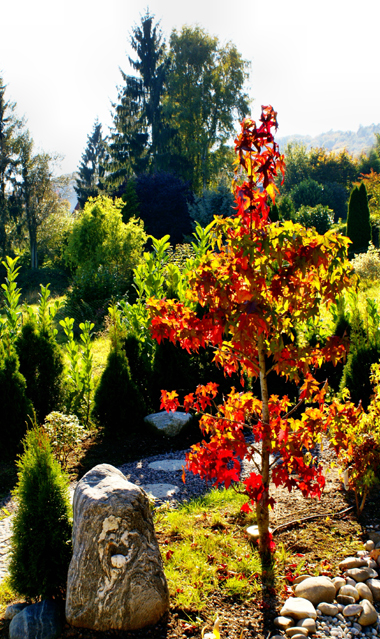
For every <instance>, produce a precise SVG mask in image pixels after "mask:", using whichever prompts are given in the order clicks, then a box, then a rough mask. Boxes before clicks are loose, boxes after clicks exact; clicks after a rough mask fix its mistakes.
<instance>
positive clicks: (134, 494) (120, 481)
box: [66, 464, 169, 631]
mask: <svg viewBox="0 0 380 639" xmlns="http://www.w3.org/2000/svg"><path fill="white" fill-rule="evenodd" d="M73 505H74V527H73V557H72V559H71V562H70V567H69V573H68V580H67V596H66V618H67V621H68V622H69V623H70V624H72V625H73V626H77V627H83V628H91V629H94V630H103V631H104V630H112V629H114V630H137V629H139V628H143V627H144V626H148V625H151V624H154V623H156V622H157V621H158V620H159V619H160V617H161V616H162V615H163V614H164V613H165V612H166V610H167V609H168V607H169V594H168V587H167V583H166V578H165V574H164V572H163V567H162V560H161V555H160V551H159V547H158V543H157V539H156V536H155V532H154V527H153V521H152V516H151V513H150V509H149V501H148V498H147V496H146V494H145V492H144V491H143V490H142V489H141V488H139V487H138V486H136V485H135V484H132V483H130V482H129V481H127V479H126V478H125V477H124V475H123V474H122V473H121V472H120V471H119V470H117V469H116V468H114V467H113V466H110V465H109V464H100V465H99V466H95V468H93V469H92V470H90V471H89V472H88V473H87V474H86V475H85V476H84V477H83V478H82V479H81V480H80V482H79V483H78V485H77V487H76V489H75V494H74V504H73Z"/></svg>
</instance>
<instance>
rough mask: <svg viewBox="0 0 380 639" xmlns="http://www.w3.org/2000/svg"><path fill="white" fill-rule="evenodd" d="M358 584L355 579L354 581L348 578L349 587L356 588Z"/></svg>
mask: <svg viewBox="0 0 380 639" xmlns="http://www.w3.org/2000/svg"><path fill="white" fill-rule="evenodd" d="M356 584H357V582H356V581H355V579H352V577H346V585H347V586H354V588H355V587H356Z"/></svg>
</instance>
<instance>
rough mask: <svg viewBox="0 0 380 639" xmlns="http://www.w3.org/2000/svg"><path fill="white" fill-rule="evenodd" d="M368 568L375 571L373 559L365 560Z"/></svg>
mask: <svg viewBox="0 0 380 639" xmlns="http://www.w3.org/2000/svg"><path fill="white" fill-rule="evenodd" d="M367 564H368V568H373V569H374V570H377V563H376V561H374V560H373V559H367Z"/></svg>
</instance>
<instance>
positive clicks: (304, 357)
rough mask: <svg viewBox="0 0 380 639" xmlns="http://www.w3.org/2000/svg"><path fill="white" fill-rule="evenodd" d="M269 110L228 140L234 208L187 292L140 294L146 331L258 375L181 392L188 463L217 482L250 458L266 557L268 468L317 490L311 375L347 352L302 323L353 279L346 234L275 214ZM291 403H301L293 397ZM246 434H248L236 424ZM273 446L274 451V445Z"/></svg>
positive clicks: (249, 489) (320, 430)
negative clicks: (253, 386) (193, 415)
mask: <svg viewBox="0 0 380 639" xmlns="http://www.w3.org/2000/svg"><path fill="white" fill-rule="evenodd" d="M276 125H277V121H276V113H275V112H274V111H273V109H272V108H271V107H263V111H262V116H261V119H260V124H259V125H258V126H257V125H256V123H255V122H254V121H253V120H251V119H249V118H248V119H245V120H244V121H243V123H242V130H241V134H240V135H239V137H238V138H237V140H236V151H237V154H238V164H239V167H241V168H242V169H243V170H244V171H245V172H246V179H245V181H244V182H243V183H241V182H237V183H236V189H235V194H236V204H237V211H236V214H235V215H234V216H232V217H229V218H225V219H222V218H216V219H215V221H214V223H213V225H210V228H209V238H210V241H211V243H212V250H208V251H207V252H206V254H205V255H204V256H203V258H202V259H201V260H200V262H199V265H198V267H197V268H196V269H195V270H194V271H192V272H190V273H189V275H188V287H189V290H188V293H187V298H188V299H187V303H186V304H185V303H181V302H176V301H174V300H170V299H151V300H149V302H148V307H149V309H150V315H151V325H152V333H153V336H154V337H155V338H156V339H157V340H158V341H159V342H160V341H161V340H162V339H169V340H170V341H171V342H173V343H179V344H180V345H181V346H182V348H186V349H187V350H188V351H198V350H199V349H200V348H203V347H206V346H210V347H212V348H213V349H214V362H215V364H217V365H218V366H221V367H223V369H224V371H225V373H226V374H231V373H233V372H237V371H239V372H240V373H241V374H242V375H243V374H245V375H246V376H247V377H248V378H259V380H260V388H261V398H257V397H255V396H254V395H253V393H252V392H251V391H249V390H247V391H246V392H243V393H238V392H236V391H235V390H234V389H233V390H232V391H231V393H229V395H228V396H227V397H226V398H225V401H224V403H223V404H221V405H218V406H214V403H213V400H214V398H215V397H216V395H217V387H216V385H215V384H214V383H209V384H207V385H203V386H198V388H197V389H196V391H195V392H194V393H191V394H189V395H187V396H186V397H185V398H184V400H183V405H184V407H185V410H190V409H194V410H195V411H197V412H200V413H201V414H202V418H201V428H202V430H203V432H204V433H205V434H207V436H208V441H206V440H205V441H203V442H202V443H201V444H200V445H198V446H196V447H195V448H193V451H192V452H191V453H190V454H189V455H188V457H187V466H188V468H190V469H191V470H192V471H193V472H195V473H198V474H199V475H201V476H202V477H205V478H207V479H209V480H211V481H212V482H213V483H214V484H219V483H224V484H225V485H226V486H229V485H230V484H231V483H234V482H237V481H239V480H240V477H241V459H243V458H248V459H249V460H250V461H251V462H252V463H253V466H254V470H253V471H252V472H251V474H250V475H249V477H247V478H245V479H244V480H243V481H242V484H241V487H242V489H243V490H244V492H245V494H246V495H247V497H248V503H247V504H246V506H245V509H246V510H249V509H250V508H251V504H255V507H256V517H257V523H258V527H259V533H260V541H259V545H260V551H261V553H262V557H263V560H264V561H266V560H269V559H270V551H271V550H272V540H271V536H270V534H269V530H268V528H269V508H270V506H271V505H273V502H274V500H273V498H272V497H271V495H270V486H269V484H270V478H272V480H273V482H274V483H275V485H276V486H278V485H284V486H286V487H287V488H288V489H289V491H291V490H292V489H294V488H299V489H300V490H301V491H302V493H303V494H304V495H305V496H320V494H321V490H322V488H323V486H324V477H323V473H322V467H321V466H320V465H319V464H318V463H316V462H315V461H314V460H313V459H312V456H311V454H310V450H311V449H312V447H313V446H314V445H315V443H316V442H317V441H318V440H320V439H321V437H322V435H323V434H324V433H325V430H326V428H327V425H328V424H329V420H330V417H329V411H328V410H327V408H326V405H325V392H326V389H325V387H322V388H321V386H320V385H319V384H318V383H317V382H316V380H315V379H314V377H313V370H314V368H316V367H318V366H320V365H321V363H322V362H323V361H332V362H336V361H337V360H338V359H339V358H340V357H341V356H342V355H343V354H344V352H345V349H344V345H343V343H342V341H341V340H340V339H339V338H336V337H331V338H329V339H328V340H327V341H326V343H325V345H324V346H322V347H320V346H319V344H316V345H314V346H312V345H305V344H303V343H302V342H301V341H300V340H298V339H297V338H296V335H297V331H298V329H299V328H300V327H301V326H303V325H305V323H306V322H307V320H308V319H309V318H311V317H313V318H315V317H318V316H319V314H320V311H321V307H322V305H327V306H329V304H331V303H333V302H334V301H335V300H336V298H337V297H338V296H339V294H340V293H341V291H342V290H343V289H344V288H345V287H347V286H348V285H349V282H350V278H349V273H350V270H351V269H350V266H349V263H348V260H347V257H346V254H347V245H348V240H347V238H345V237H343V236H337V235H335V234H333V233H327V234H326V235H324V236H321V235H318V234H317V233H316V232H315V231H314V230H310V229H305V228H304V227H302V226H300V225H297V224H293V223H292V222H288V221H287V222H284V223H283V224H279V223H276V224H272V223H270V219H269V212H270V211H269V206H268V203H267V200H268V197H271V198H272V200H274V198H275V193H276V186H275V177H276V175H277V173H278V171H281V172H283V171H284V159H283V156H281V155H280V154H279V151H278V147H277V145H276V143H275V141H274V138H273V134H272V129H273V128H274V127H276ZM279 376H282V377H285V378H287V379H291V380H293V381H294V382H295V383H296V384H299V385H300V393H299V405H302V403H304V404H305V406H304V411H303V412H302V414H301V415H300V416H299V414H298V415H297V414H296V413H295V408H296V407H294V406H293V407H292V405H291V402H290V400H289V398H288V397H287V396H282V397H279V396H278V395H276V380H277V379H278V377H279ZM178 405H179V400H178V396H177V393H176V392H175V391H172V392H165V391H163V392H162V406H163V407H165V408H166V409H167V410H175V409H176V407H177V406H178ZM297 407H299V406H297ZM247 427H248V428H249V429H250V430H251V432H252V433H253V435H254V438H255V439H254V443H253V444H247V442H246V439H245V437H244V429H245V428H247ZM274 455H277V457H274Z"/></svg>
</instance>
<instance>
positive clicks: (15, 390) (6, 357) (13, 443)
mask: <svg viewBox="0 0 380 639" xmlns="http://www.w3.org/2000/svg"><path fill="white" fill-rule="evenodd" d="M0 406H1V428H0V459H9V458H13V457H14V456H15V454H16V453H17V451H18V448H19V446H20V445H21V440H22V438H23V437H24V435H25V432H26V427H27V422H28V421H29V417H30V418H33V406H32V403H31V402H30V400H29V399H28V398H27V395H26V382H25V377H23V375H21V373H20V371H19V361H18V357H17V354H16V352H15V351H14V350H13V349H12V348H11V347H9V348H7V349H6V348H5V345H4V341H3V342H0Z"/></svg>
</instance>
